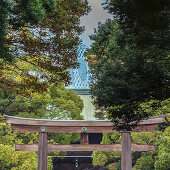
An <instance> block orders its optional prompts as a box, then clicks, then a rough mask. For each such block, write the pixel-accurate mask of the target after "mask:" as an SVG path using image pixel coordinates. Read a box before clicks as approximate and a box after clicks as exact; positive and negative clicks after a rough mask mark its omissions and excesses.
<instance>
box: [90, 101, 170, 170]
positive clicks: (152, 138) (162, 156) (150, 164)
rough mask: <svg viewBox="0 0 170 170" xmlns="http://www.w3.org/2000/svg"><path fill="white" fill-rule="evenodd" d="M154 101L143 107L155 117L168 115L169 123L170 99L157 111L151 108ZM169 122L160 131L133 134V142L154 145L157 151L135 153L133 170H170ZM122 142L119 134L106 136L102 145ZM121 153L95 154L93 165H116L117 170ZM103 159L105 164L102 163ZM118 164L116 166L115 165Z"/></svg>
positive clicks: (133, 155)
mask: <svg viewBox="0 0 170 170" xmlns="http://www.w3.org/2000/svg"><path fill="white" fill-rule="evenodd" d="M152 102H153V101H150V102H148V103H143V104H142V107H144V108H145V109H146V111H148V112H153V115H154V116H158V115H162V114H165V113H166V118H167V121H169V120H170V114H169V113H170V112H169V111H170V110H169V108H170V106H169V99H167V100H164V101H163V102H162V103H161V107H160V108H159V109H157V110H153V109H152V107H151V104H152ZM168 123H169V122H165V123H164V124H163V125H161V127H160V131H155V132H132V133H131V140H132V142H134V143H138V144H154V147H155V150H154V151H148V152H133V153H132V164H133V170H142V169H148V170H153V169H156V170H162V169H163V170H168V168H169V167H170V165H169V162H170V161H169V159H170V157H169V155H170V127H169V126H168ZM120 142H121V136H120V134H119V133H112V134H104V135H103V139H102V142H101V143H102V144H115V143H120ZM120 156H121V154H120V153H119V152H112V153H111V152H109V153H106V152H100V153H99V152H93V155H92V157H93V164H94V165H95V166H100V165H102V166H108V165H110V166H111V164H114V166H117V168H118V167H119V166H120ZM100 159H103V163H101V162H100ZM115 164H116V165H115Z"/></svg>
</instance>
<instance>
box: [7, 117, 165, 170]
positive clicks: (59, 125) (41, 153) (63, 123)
mask: <svg viewBox="0 0 170 170" xmlns="http://www.w3.org/2000/svg"><path fill="white" fill-rule="evenodd" d="M4 117H5V120H6V122H7V123H10V124H11V126H12V129H13V131H16V132H39V137H38V144H31V145H28V144H16V145H15V150H16V151H38V163H37V169H38V170H47V157H48V151H50V152H51V151H52V152H53V151H120V152H122V154H121V168H122V170H132V157H131V152H132V151H133V152H135V151H152V150H154V145H152V144H150V145H147V144H144V145H143V144H136V143H131V136H130V133H131V132H148V131H156V130H157V129H158V125H159V124H160V123H163V122H164V120H165V116H163V115H162V116H158V117H152V118H149V119H146V120H142V121H140V123H139V124H138V126H136V127H135V128H133V129H132V131H128V132H127V131H126V132H125V131H121V134H122V142H121V144H88V134H89V133H113V132H119V131H117V130H116V127H115V126H113V122H112V121H109V120H93V121H89V120H87V121H86V120H44V119H30V118H20V117H13V116H7V115H4ZM47 133H81V142H80V144H71V145H59V144H52V143H48V139H47Z"/></svg>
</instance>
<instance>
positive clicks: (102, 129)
mask: <svg viewBox="0 0 170 170" xmlns="http://www.w3.org/2000/svg"><path fill="white" fill-rule="evenodd" d="M41 127H42V126H38V125H32V126H30V125H17V124H12V129H13V130H14V131H16V132H41ZM44 127H45V128H46V132H50V133H82V132H83V130H82V128H83V127H84V126H79V127H78V126H77V127H73V126H70V127H68V126H65V127H60V126H44ZM157 130H158V124H151V125H144V126H143V125H138V126H137V127H135V128H134V129H132V132H152V131H157ZM86 132H87V133H114V132H121V131H117V130H116V128H115V127H113V126H91V127H87V131H86Z"/></svg>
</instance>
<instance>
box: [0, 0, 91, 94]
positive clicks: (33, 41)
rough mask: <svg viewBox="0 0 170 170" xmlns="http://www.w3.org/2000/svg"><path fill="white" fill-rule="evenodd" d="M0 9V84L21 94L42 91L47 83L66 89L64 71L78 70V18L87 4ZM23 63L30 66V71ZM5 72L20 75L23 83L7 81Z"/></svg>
mask: <svg viewBox="0 0 170 170" xmlns="http://www.w3.org/2000/svg"><path fill="white" fill-rule="evenodd" d="M0 7H1V8H2V10H1V12H0V15H2V17H3V20H2V23H0V29H1V30H2V32H1V33H2V35H1V36H2V38H1V40H2V42H1V50H2V53H1V54H0V57H1V60H0V64H1V65H0V68H1V71H0V84H2V85H3V86H6V87H8V88H9V89H10V88H11V87H13V89H14V87H17V88H20V91H24V90H25V89H26V88H30V89H33V90H34V91H35V90H36V91H44V90H46V88H47V87H48V83H49V84H57V83H58V82H64V83H65V85H68V83H69V80H70V77H69V73H68V71H67V69H69V68H75V67H77V66H78V62H77V46H78V45H79V43H80V42H79V37H78V36H79V35H80V34H81V33H82V32H83V28H82V27H80V25H79V24H80V17H81V16H82V15H85V14H87V13H88V11H89V7H88V6H87V1H86V0H85V1H81V0H75V1H71V0H68V1H67V2H66V1H64V0H59V1H56V0H29V1H27V2H25V1H23V0H14V1H10V0H9V1H8V0H3V1H1V6H0ZM5 51H7V52H5ZM6 53H7V54H6ZM9 55H10V56H11V57H10V59H11V60H10V59H9V57H8V56H9ZM19 63H20V64H19ZM23 63H24V64H29V65H30V67H31V69H32V71H30V70H29V71H28V70H27V69H25V68H24V67H23V66H22V64H23ZM33 67H34V68H33ZM8 68H10V70H11V71H13V72H15V74H19V75H22V80H20V81H15V79H14V78H12V77H6V75H5V74H4V72H5V71H6V70H7V69H8ZM40 80H41V81H40ZM42 80H43V81H42ZM23 93H24V92H23Z"/></svg>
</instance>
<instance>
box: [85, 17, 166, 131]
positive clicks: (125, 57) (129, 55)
mask: <svg viewBox="0 0 170 170" xmlns="http://www.w3.org/2000/svg"><path fill="white" fill-rule="evenodd" d="M122 37H123V38H125V39H128V40H129V39H131V38H133V37H128V36H127V35H125V34H124V32H123V31H122V29H121V27H120V25H119V24H118V23H117V21H115V20H113V21H111V20H108V21H106V23H105V24H99V27H98V30H96V32H95V34H93V35H92V36H91V39H92V40H94V43H93V44H92V48H91V49H90V50H89V52H88V53H87V54H90V55H96V59H95V60H97V61H96V63H95V64H93V67H91V68H92V73H93V74H94V80H95V81H94V83H93V84H92V90H91V91H92V95H93V96H94V100H95V103H96V104H98V105H99V106H100V107H105V108H106V109H107V113H108V117H109V119H114V120H117V121H115V123H118V120H119V119H124V120H125V123H124V124H122V125H121V124H119V128H123V129H124V128H125V129H128V128H130V127H129V123H130V122H132V121H135V123H134V124H132V126H133V125H136V123H138V122H139V121H140V120H141V119H142V118H144V117H149V116H150V115H151V112H146V111H145V110H144V109H143V108H142V107H141V104H142V103H144V102H148V101H150V100H152V99H157V100H163V99H166V98H168V64H167V63H168V57H169V56H168V54H167V51H164V52H163V51H162V49H161V50H159V49H158V48H156V47H154V45H153V46H151V47H150V49H148V50H143V49H142V48H141V49H139V48H138V46H137V44H136V43H135V42H132V43H129V41H125V40H124V39H123V38H122ZM122 40H124V46H122ZM158 104H159V102H157V101H156V100H155V101H154V102H153V103H152V107H156V106H158ZM117 125H118V124H117Z"/></svg>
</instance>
